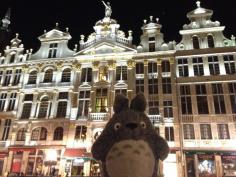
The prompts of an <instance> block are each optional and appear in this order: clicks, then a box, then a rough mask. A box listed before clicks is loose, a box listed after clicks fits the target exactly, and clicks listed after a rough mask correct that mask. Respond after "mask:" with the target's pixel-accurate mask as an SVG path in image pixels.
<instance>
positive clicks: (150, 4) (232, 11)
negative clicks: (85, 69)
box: [0, 0, 236, 52]
mask: <svg viewBox="0 0 236 177" xmlns="http://www.w3.org/2000/svg"><path fill="white" fill-rule="evenodd" d="M105 2H106V1H105ZM110 3H111V6H112V18H113V19H116V20H117V21H118V23H119V24H120V29H121V30H123V31H124V32H125V33H126V34H127V32H128V30H132V31H133V37H134V44H135V45H138V44H139V37H140V35H141V32H142V31H141V26H142V24H143V19H148V18H149V16H150V15H153V16H154V18H156V17H158V18H159V22H160V23H161V24H162V32H163V33H164V38H165V41H166V42H168V41H172V40H176V41H177V42H179V41H180V40H181V36H180V35H179V30H180V29H182V26H183V25H184V24H186V23H189V21H188V19H187V17H186V14H187V13H188V12H189V11H192V10H193V9H195V8H196V1H195V0H136V1H135V0H126V1H123V0H110ZM235 4H236V2H235V0H202V1H201V6H202V7H204V8H208V9H212V10H214V14H213V18H212V20H213V21H216V20H217V21H220V22H221V24H222V25H224V26H226V30H225V32H224V34H225V36H226V37H230V36H231V34H234V35H236V21H235V19H236V6H235ZM8 7H10V8H11V11H12V13H11V29H12V35H13V36H14V34H15V33H16V32H17V33H19V34H20V39H22V43H23V44H24V45H25V48H26V49H29V48H33V49H34V52H35V50H37V48H38V47H39V45H40V43H39V41H38V39H37V37H38V36H40V35H42V34H43V31H44V30H47V31H49V30H51V29H53V28H54V27H55V23H56V22H58V23H59V28H60V29H61V30H63V31H65V28H66V27H69V31H70V34H71V35H72V40H70V42H69V46H70V48H73V46H74V44H77V43H79V39H80V35H81V34H84V35H86V36H87V35H89V34H90V33H92V32H94V30H93V26H94V24H95V23H96V22H97V21H98V20H100V19H102V18H103V17H104V6H103V4H102V2H101V1H100V0H47V1H46V0H30V1H26V0H1V3H0V17H1V18H2V17H3V16H4V14H5V12H6V11H7V9H8Z"/></svg>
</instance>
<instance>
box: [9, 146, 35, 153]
mask: <svg viewBox="0 0 236 177" xmlns="http://www.w3.org/2000/svg"><path fill="white" fill-rule="evenodd" d="M8 150H9V151H31V152H32V151H36V148H33V147H27V146H22V147H17V146H10V147H8Z"/></svg>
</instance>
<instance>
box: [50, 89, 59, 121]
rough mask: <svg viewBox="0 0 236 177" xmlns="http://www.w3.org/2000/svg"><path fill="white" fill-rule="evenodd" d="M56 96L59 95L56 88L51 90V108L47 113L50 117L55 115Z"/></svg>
mask: <svg viewBox="0 0 236 177" xmlns="http://www.w3.org/2000/svg"><path fill="white" fill-rule="evenodd" d="M58 96H59V93H58V90H53V98H52V108H51V113H49V115H50V116H49V118H50V119H52V118H54V117H55V116H56V111H57V104H58V102H57V100H58Z"/></svg>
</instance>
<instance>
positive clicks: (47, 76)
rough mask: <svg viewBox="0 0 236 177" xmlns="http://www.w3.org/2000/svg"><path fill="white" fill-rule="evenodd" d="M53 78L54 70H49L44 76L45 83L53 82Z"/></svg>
mask: <svg viewBox="0 0 236 177" xmlns="http://www.w3.org/2000/svg"><path fill="white" fill-rule="evenodd" d="M52 77H53V70H52V69H48V70H47V71H46V72H45V74H44V80H43V82H45V83H48V82H52Z"/></svg>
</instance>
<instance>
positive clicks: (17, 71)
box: [12, 69, 21, 85]
mask: <svg viewBox="0 0 236 177" xmlns="http://www.w3.org/2000/svg"><path fill="white" fill-rule="evenodd" d="M20 76H21V69H17V70H16V71H15V75H14V80H13V83H12V85H18V84H19V82H20Z"/></svg>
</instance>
